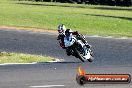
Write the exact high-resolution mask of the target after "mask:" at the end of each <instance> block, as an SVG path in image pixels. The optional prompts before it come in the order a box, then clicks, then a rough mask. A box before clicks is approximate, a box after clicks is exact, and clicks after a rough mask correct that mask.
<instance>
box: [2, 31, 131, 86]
mask: <svg viewBox="0 0 132 88" xmlns="http://www.w3.org/2000/svg"><path fill="white" fill-rule="evenodd" d="M56 38H57V35H56V34H55V33H48V32H45V33H37V32H31V31H20V30H19V31H18V30H17V31H16V30H9V29H0V51H8V52H21V53H30V54H42V55H47V56H52V57H56V58H59V59H60V60H61V61H62V62H58V63H38V64H33V65H6V66H3V65H1V66H0V88H40V87H41V88H45V87H46V88H48V87H53V88H80V87H83V88H131V87H132V83H130V84H86V85H84V86H80V85H78V84H77V83H76V80H75V79H76V73H77V68H78V66H79V65H82V66H83V67H84V69H86V72H87V73H90V74H91V73H95V74H98V73H101V74H105V73H109V74H110V73H114V74H120V73H121V74H125V73H127V74H131V75H132V39H114V38H98V37H86V40H88V42H89V43H90V44H91V45H92V50H93V52H94V54H95V60H94V62H92V63H89V62H85V63H82V62H81V61H80V60H79V59H77V58H74V57H72V56H70V57H69V56H67V55H66V54H65V50H63V49H61V48H60V47H59V45H58V42H57V40H56ZM51 85H52V86H51Z"/></svg>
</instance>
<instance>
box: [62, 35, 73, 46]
mask: <svg viewBox="0 0 132 88" xmlns="http://www.w3.org/2000/svg"><path fill="white" fill-rule="evenodd" d="M74 42H75V39H74V37H72V36H69V37H64V43H65V47H69V46H71V45H73V43H74Z"/></svg>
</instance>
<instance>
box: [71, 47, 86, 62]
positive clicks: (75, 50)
mask: <svg viewBox="0 0 132 88" xmlns="http://www.w3.org/2000/svg"><path fill="white" fill-rule="evenodd" d="M73 49H74V52H75V53H76V54H77V55H78V58H79V59H80V60H81V61H82V62H85V61H86V59H84V58H83V56H82V55H81V54H80V53H79V51H78V50H77V49H76V48H73Z"/></svg>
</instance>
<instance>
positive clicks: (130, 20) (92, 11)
mask: <svg viewBox="0 0 132 88" xmlns="http://www.w3.org/2000/svg"><path fill="white" fill-rule="evenodd" d="M60 23H63V24H65V25H66V26H67V27H69V28H71V29H73V30H78V31H79V32H81V33H83V34H88V35H101V36H105V35H110V36H127V37H132V7H115V6H99V5H97V6H94V5H78V4H65V3H48V2H28V1H14V0H0V26H16V27H27V28H40V29H43V30H45V29H52V30H56V29H57V25H58V24H60ZM35 30H37V29H35Z"/></svg>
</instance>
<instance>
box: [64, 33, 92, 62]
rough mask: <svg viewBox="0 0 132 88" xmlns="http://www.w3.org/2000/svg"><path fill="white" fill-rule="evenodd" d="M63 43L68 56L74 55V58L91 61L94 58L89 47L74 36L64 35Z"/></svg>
mask: <svg viewBox="0 0 132 88" xmlns="http://www.w3.org/2000/svg"><path fill="white" fill-rule="evenodd" d="M64 44H65V47H66V52H67V55H68V56H70V55H72V56H75V57H76V58H79V59H80V60H81V61H82V62H85V61H89V62H92V61H93V59H94V58H93V53H92V51H91V49H90V48H87V47H86V45H85V44H84V43H83V42H82V41H81V40H79V39H77V38H76V37H75V36H73V35H70V36H65V37H64Z"/></svg>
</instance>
